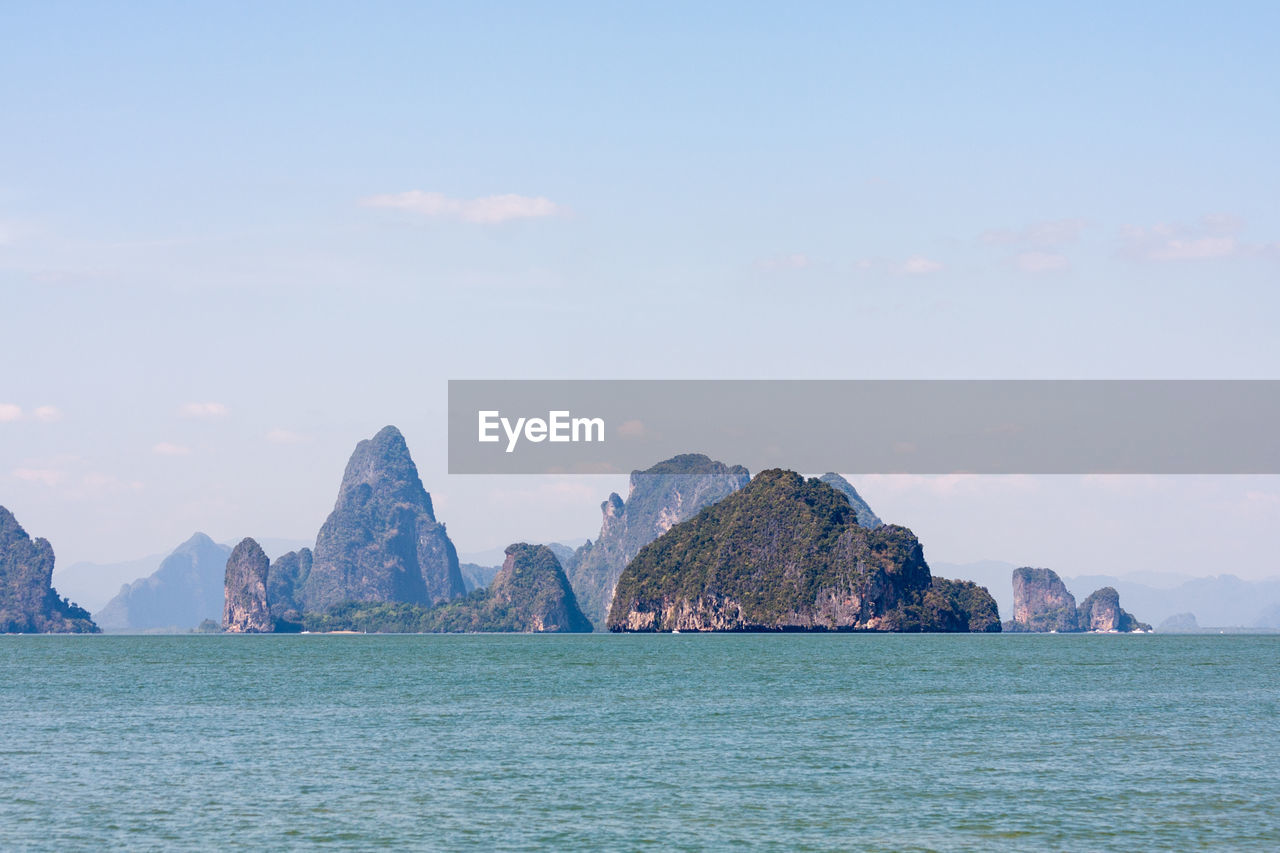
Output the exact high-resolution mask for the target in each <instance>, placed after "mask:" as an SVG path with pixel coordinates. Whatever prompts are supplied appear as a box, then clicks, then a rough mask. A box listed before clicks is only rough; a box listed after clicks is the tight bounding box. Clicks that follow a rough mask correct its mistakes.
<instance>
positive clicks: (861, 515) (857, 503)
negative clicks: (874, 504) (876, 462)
mask: <svg viewBox="0 0 1280 853" xmlns="http://www.w3.org/2000/svg"><path fill="white" fill-rule="evenodd" d="M818 479H820V480H822V482H824V483H826V484H827V485H828V486H830V487H831V488H833V489H835V490H836V491H837V492H839V493H840V494H842V495H844V496H845V497H846V498H848V499H849V505H850V506H852V507H853V511H854V512H855V513H856V514H857V516H858V524H860V525H862V526H863V527H865V528H867V529H868V530H875V529H876V528H877V527H883V526H884V522H883V521H881V520H880V516H878V515H876V514H875V513H874V512H872V510H871V507H870V506H868V505H867V502H866V501H864V500H863V499H862V495H860V494H858V490H857V489H855V488H854V487H853V483H850V482H849V481H848V480H846V479H845V478H844V477H841V476H840V475H839V474H835V473H832V472H830V471H828V472H827V473H826V474H823V475H822V476H821V477H819V478H818Z"/></svg>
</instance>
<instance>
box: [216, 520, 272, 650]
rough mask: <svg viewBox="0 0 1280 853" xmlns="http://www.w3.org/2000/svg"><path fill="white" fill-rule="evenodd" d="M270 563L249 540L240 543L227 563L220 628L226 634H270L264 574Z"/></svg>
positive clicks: (254, 543) (252, 541) (270, 621)
mask: <svg viewBox="0 0 1280 853" xmlns="http://www.w3.org/2000/svg"><path fill="white" fill-rule="evenodd" d="M269 565H270V561H269V560H268V559H267V555H266V554H265V553H264V552H263V550H262V548H261V547H260V546H259V545H258V543H257V542H255V541H254V540H252V539H244V540H241V542H240V544H239V545H237V546H236V547H235V548H234V549H233V550H232V551H231V556H230V557H229V558H228V559H227V566H226V581H225V588H226V604H225V605H224V608H223V611H222V625H223V628H224V629H225V630H226V631H227V633H229V634H266V633H269V632H271V631H272V630H273V628H274V622H273V620H272V618H271V610H270V608H269V607H268V606H267V570H268V568H269Z"/></svg>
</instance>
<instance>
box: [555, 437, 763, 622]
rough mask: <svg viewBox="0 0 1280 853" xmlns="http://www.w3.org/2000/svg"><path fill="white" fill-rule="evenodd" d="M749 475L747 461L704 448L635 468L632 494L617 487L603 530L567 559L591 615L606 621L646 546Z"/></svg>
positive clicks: (606, 504)
mask: <svg viewBox="0 0 1280 853" xmlns="http://www.w3.org/2000/svg"><path fill="white" fill-rule="evenodd" d="M749 479H750V474H749V473H748V472H747V469H746V468H743V467H742V466H741V465H732V466H730V465H725V464H724V463H723V462H717V461H715V460H713V459H711V458H709V457H707V456H704V455H702V454H700V453H686V454H682V455H680V456H675V457H672V458H671V459H667V460H665V461H663V462H659V463H658V464H656V465H654V466H653V467H651V468H647V469H645V470H644V471H632V472H631V484H630V489H629V491H628V492H627V499H626V500H625V501H624V500H623V499H622V498H621V497H619V496H618V495H617V494H616V493H615V494H611V495H609V497H608V498H607V499H606V500H605V501H604V502H603V503H602V504H600V512H601V515H602V516H603V518H602V520H601V524H600V535H599V536H598V537H596V540H595V541H594V542H587V543H586V544H585V545H583V546H582V547H581V548H579V549H578V550H577V551H576V552H575V553H574V555H573V558H572V559H571V560H569V561H567V565H566V569H567V572H568V575H569V582H570V583H571V584H572V586H573V591H574V593H575V594H576V595H577V597H578V603H579V604H580V605H581V607H582V611H583V612H584V613H585V614H586V615H587V618H589V619H591V621H592V622H593V623H595V624H596V625H597V626H603V625H604V622H605V618H606V617H607V616H608V613H609V604H610V602H611V601H612V600H613V591H614V586H615V585H616V584H617V582H618V577H619V576H620V575H621V574H622V570H623V569H625V568H626V566H627V563H629V562H631V560H632V559H634V558H635V556H636V554H638V553H640V549H641V548H643V547H644V546H645V545H648V544H649V543H650V542H652V541H653V540H655V539H657V538H658V537H659V536H661V535H662V534H664V533H666V532H667V531H668V530H670V529H671V528H672V527H673V526H674V525H676V524H678V523H680V522H682V521H685V520H687V519H689V518H692V517H693V516H695V515H697V514H698V512H699V511H700V510H701V509H702V508H703V507H706V506H709V505H711V504H713V503H715V502H716V501H719V500H721V499H723V498H724V497H725V496H727V495H730V494H732V493H733V492H735V491H736V490H738V489H740V488H742V487H743V486H744V485H746V483H747V481H748V480H749Z"/></svg>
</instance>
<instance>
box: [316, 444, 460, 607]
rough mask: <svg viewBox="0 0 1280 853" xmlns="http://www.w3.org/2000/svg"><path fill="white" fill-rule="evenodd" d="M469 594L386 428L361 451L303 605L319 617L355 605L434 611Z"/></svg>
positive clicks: (404, 453)
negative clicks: (372, 603)
mask: <svg viewBox="0 0 1280 853" xmlns="http://www.w3.org/2000/svg"><path fill="white" fill-rule="evenodd" d="M464 592H465V587H464V585H463V581H462V575H461V573H460V572H459V570H458V553H457V551H456V550H455V549H454V547H453V543H452V542H451V541H450V540H449V536H448V534H447V533H446V532H445V527H444V525H443V524H440V523H439V522H437V521H436V518H435V514H434V512H433V510H432V506H431V496H430V495H429V494H427V491H426V489H424V488H423V486H422V480H421V479H419V477H418V469H417V466H416V465H414V463H413V459H412V457H410V455H409V448H408V446H407V445H406V444H405V441H404V436H402V435H401V434H400V431H399V430H397V429H396V428H395V427H393V426H388V427H385V428H384V429H382V430H381V431H380V432H379V433H378V434H377V435H375V436H374V437H373V438H372V439H368V440H366V441H362V442H360V443H359V444H358V445H356V449H355V452H354V453H352V455H351V459H350V461H349V462H348V463H347V468H346V471H345V473H344V474H343V477H342V485H341V487H340V488H339V490H338V500H337V502H336V504H335V505H334V508H333V512H332V513H330V515H329V518H328V519H327V520H326V521H325V523H324V526H323V527H321V528H320V533H319V535H318V536H317V538H316V548H315V554H314V555H313V559H312V565H311V569H310V571H309V572H308V573H307V575H306V577H305V579H304V580H303V581H302V582H301V583H300V585H297V588H296V590H295V593H294V598H295V599H296V603H297V604H299V605H301V608H300V609H302V610H311V611H319V610H324V609H327V608H329V607H332V606H334V605H336V604H339V603H342V602H347V601H400V602H407V603H411V604H423V605H432V604H437V603H440V602H442V601H448V600H450V599H454V598H458V597H460V596H462V595H463V594H464Z"/></svg>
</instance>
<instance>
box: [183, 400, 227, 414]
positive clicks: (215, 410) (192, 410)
mask: <svg viewBox="0 0 1280 853" xmlns="http://www.w3.org/2000/svg"><path fill="white" fill-rule="evenodd" d="M229 411H230V410H229V409H227V407H226V406H224V405H223V404H222V403H186V404H184V405H183V406H182V408H181V409H179V410H178V413H179V414H180V415H182V416H183V417H184V418H220V417H223V416H225V415H227V414H228V413H229Z"/></svg>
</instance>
